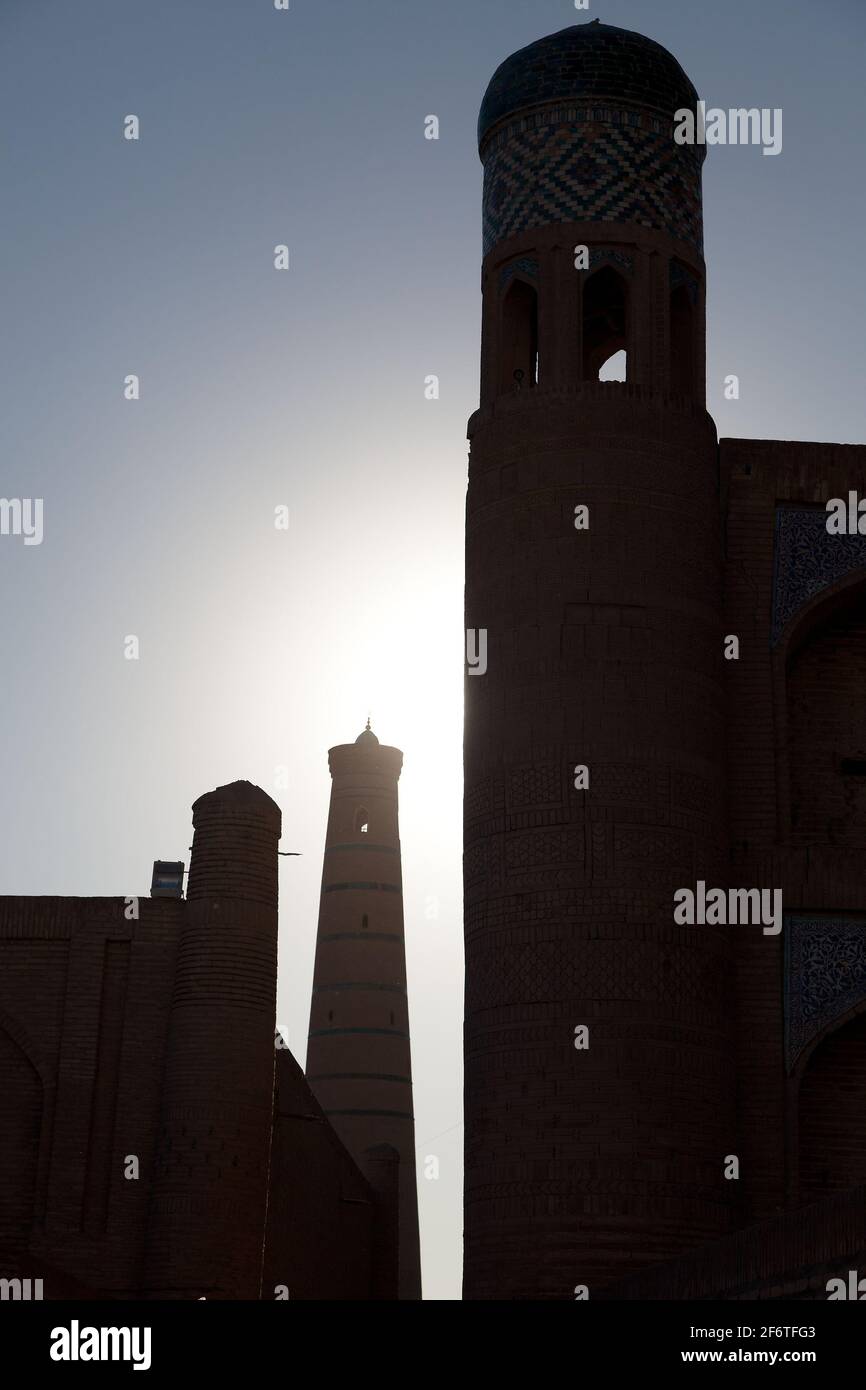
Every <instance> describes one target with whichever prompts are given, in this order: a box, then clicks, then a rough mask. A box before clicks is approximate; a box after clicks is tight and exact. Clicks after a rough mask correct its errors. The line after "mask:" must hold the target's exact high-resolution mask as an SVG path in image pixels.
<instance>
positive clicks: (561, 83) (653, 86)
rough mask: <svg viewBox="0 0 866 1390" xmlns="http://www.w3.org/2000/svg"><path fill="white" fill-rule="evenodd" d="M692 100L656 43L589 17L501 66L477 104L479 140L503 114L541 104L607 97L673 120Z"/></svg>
mask: <svg viewBox="0 0 866 1390" xmlns="http://www.w3.org/2000/svg"><path fill="white" fill-rule="evenodd" d="M697 95H698V94H697V92H696V91H695V89H694V87H693V86H692V84H691V82H690V81H689V79H688V78H687V77H686V74H685V73H684V72H683V70H682V68H681V67H680V65H679V63H678V62H677V60H676V58H674V57H673V55H672V54H670V53H668V51H667V49H666V48H662V46H661V44H658V43H655V42H654V41H653V40H652V39H647V38H645V37H644V36H643V34H635V33H632V31H631V30H630V29H616V28H614V27H613V26H612V25H610V24H601V23H599V21H598V20H595V19H594V20H591V21H590V22H589V23H588V24H572V25H571V26H570V27H569V28H568V29H560V30H559V32H558V33H556V34H548V35H547V36H546V37H545V38H543V39H538V40H537V41H536V42H535V43H531V44H529V46H528V47H527V48H521V49H519V50H518V52H517V53H512V55H511V57H510V58H506V59H505V62H504V63H500V65H499V67H498V68H497V69H496V72H495V73H494V74H493V77H492V78H491V79H490V85H489V86H488V88H487V91H486V92H485V94H484V100H483V102H482V103H481V114H480V116H479V118H478V143H479V145H480V144H481V143H482V142H483V140H484V137H485V135H486V134H487V132H488V131H489V130H490V128H491V127H492V126H494V125H495V124H496V123H497V122H498V121H500V120H501V119H502V118H503V116H507V115H510V114H511V113H512V112H513V111H519V110H522V109H523V108H525V107H528V106H536V105H538V103H539V102H550V101H562V100H563V99H565V100H571V101H576V102H586V101H590V102H591V101H596V100H600V99H601V98H608V99H609V100H621V101H628V102H633V103H635V104H638V105H640V106H646V107H651V108H653V109H654V110H656V111H659V112H661V113H662V114H664V115H670V116H673V113H674V112H675V111H677V110H679V109H681V108H683V107H686V106H689V107H691V108H692V109H694V106H695V103H696V101H697Z"/></svg>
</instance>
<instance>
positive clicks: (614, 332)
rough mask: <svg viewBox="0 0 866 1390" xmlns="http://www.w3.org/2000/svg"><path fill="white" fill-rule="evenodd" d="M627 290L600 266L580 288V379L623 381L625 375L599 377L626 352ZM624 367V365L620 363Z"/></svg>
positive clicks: (607, 268)
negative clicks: (581, 327)
mask: <svg viewBox="0 0 866 1390" xmlns="http://www.w3.org/2000/svg"><path fill="white" fill-rule="evenodd" d="M627 331H628V287H627V286H626V283H625V281H624V280H623V278H622V276H621V275H617V273H616V271H615V270H613V269H611V267H610V266H609V265H606V266H604V267H603V268H602V269H601V270H597V271H596V272H595V274H594V275H591V276H590V278H589V279H588V280H587V282H586V284H585V285H584V288H583V379H584V381H601V380H605V381H625V375H623V376H621V377H619V376H618V377H611V376H605V377H602V376H601V375H600V373H601V370H602V368H603V367H604V366H605V365H606V364H607V363H608V362H609V360H610V359H611V358H612V357H614V356H616V355H618V354H619V353H622V354H623V359H624V358H625V355H626V353H627V351H628V341H627ZM622 365H623V367H625V362H624V361H623V362H622Z"/></svg>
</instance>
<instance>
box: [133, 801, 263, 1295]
mask: <svg viewBox="0 0 866 1390" xmlns="http://www.w3.org/2000/svg"><path fill="white" fill-rule="evenodd" d="M192 811H193V826H194V828H195V834H194V836H193V845H192V856H191V859H190V871H189V887H188V892H187V904H186V910H185V920H184V926H183V930H182V934H181V938H180V941H179V943H178V951H177V963H176V967H175V982H174V993H173V997H172V1003H171V1019H170V1024H169V1035H168V1046H167V1052H166V1063H165V1077H164V1082H163V1096H162V1123H161V1127H160V1131H159V1140H158V1144H157V1152H156V1156H155V1163H154V1176H153V1186H152V1196H151V1209H150V1221H149V1225H148V1244H147V1253H146V1261H145V1280H144V1292H145V1294H146V1295H147V1296H149V1297H153V1298H198V1297H200V1296H202V1295H204V1296H205V1297H207V1298H209V1299H213V1298H230V1299H257V1298H259V1296H260V1292H261V1290H260V1283H261V1264H262V1247H263V1242H264V1229H265V1215H266V1210H267V1188H268V1164H269V1161H270V1145H271V1130H272V1116H273V1093H274V1026H275V1017H276V981H277V877H278V871H277V864H278V858H277V845H278V842H279V838H280V822H281V816H280V809H279V807H278V806H277V805H276V803H275V802H273V801H272V800H271V798H270V797H269V796H268V795H267V794H266V793H265V792H263V791H261V790H260V788H259V787H254V786H253V785H252V784H251V783H250V782H232V783H231V784H230V785H229V786H225V787H218V788H217V789H216V791H213V792H208V793H207V795H205V796H201V797H199V799H198V801H196V802H195V804H194V806H193V808H192Z"/></svg>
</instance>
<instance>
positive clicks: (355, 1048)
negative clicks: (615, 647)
mask: <svg viewBox="0 0 866 1390" xmlns="http://www.w3.org/2000/svg"><path fill="white" fill-rule="evenodd" d="M328 762H329V765H330V769H331V778H332V780H333V786H332V788H331V807H330V812H329V815H328V832H327V838H326V841H325V857H324V868H323V871H322V894H321V900H320V906H319V934H318V940H317V943H316V966H315V972H314V979H313V997H312V1002H311V1006H310V1035H309V1045H308V1048H307V1080H308V1081H309V1083H310V1086H311V1088H312V1090H313V1092H314V1093H315V1095H316V1098H317V1100H318V1101H319V1103H320V1105H321V1106H322V1108H323V1110H324V1111H325V1113H326V1115H327V1116H328V1118H329V1120H330V1121H331V1124H332V1125H333V1127H334V1129H335V1130H336V1132H337V1134H339V1136H340V1138H341V1139H342V1141H343V1143H344V1144H345V1145H346V1147H347V1149H348V1150H349V1152H350V1153H351V1154H352V1155H353V1157H354V1158H355V1159H356V1161H357V1162H358V1163H359V1165H360V1166H361V1167H362V1168H363V1167H364V1166H365V1164H366V1163H367V1162H368V1158H369V1150H371V1149H373V1148H377V1147H378V1146H380V1145H383V1144H389V1145H391V1146H392V1147H393V1148H394V1149H396V1151H397V1153H398V1154H399V1156H400V1164H399V1189H400V1201H399V1220H400V1233H399V1247H400V1271H399V1297H400V1298H408V1299H412V1298H420V1297H421V1273H420V1256H419V1245H418V1197H417V1191H416V1186H415V1119H414V1112H413V1108H412V1064H411V1057H410V1047H409V1010H408V1004H407V998H406V949H405V943H404V935H403V879H402V871H401V866H400V835H399V828H398V819H397V780H398V778H399V776H400V769H401V768H402V766H403V754H402V753H401V752H400V750H399V748H386V747H384V746H383V745H382V744H380V743H379V740H378V739H377V737H376V735H375V734H374V733H373V732H372V730H371V729H370V721H369V720H368V721H367V727H366V729H365V730H364V732H363V733H361V734H359V736H358V738H357V739H356V740H355V742H354V743H348V744H340V745H338V747H336V748H332V749H330V751H329V753H328Z"/></svg>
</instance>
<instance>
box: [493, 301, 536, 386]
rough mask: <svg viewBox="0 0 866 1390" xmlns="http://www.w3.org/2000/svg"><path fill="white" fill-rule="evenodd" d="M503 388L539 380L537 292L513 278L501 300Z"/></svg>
mask: <svg viewBox="0 0 866 1390" xmlns="http://www.w3.org/2000/svg"><path fill="white" fill-rule="evenodd" d="M501 345H502V346H501V365H502V371H501V377H500V385H501V389H502V390H503V391H513V390H514V389H515V387H517V388H524V387H528V386H535V385H537V383H538V295H537V293H536V291H535V290H534V289H533V288H532V286H531V285H529V284H527V282H526V281H525V280H516V279H515V280H512V282H511V284H510V285H509V287H508V291H507V293H506V295H505V299H504V300H503V302H502V335H501Z"/></svg>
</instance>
